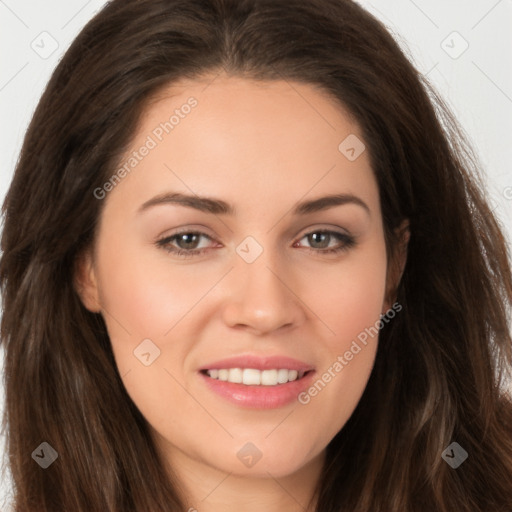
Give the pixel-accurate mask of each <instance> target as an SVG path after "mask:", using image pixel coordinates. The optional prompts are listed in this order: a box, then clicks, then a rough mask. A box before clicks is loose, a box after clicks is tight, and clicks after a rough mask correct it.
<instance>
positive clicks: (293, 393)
mask: <svg viewBox="0 0 512 512" xmlns="http://www.w3.org/2000/svg"><path fill="white" fill-rule="evenodd" d="M314 373H315V371H314V367H313V366H312V365H310V364H308V363H305V362H303V361H299V360H297V359H293V358H289V357H284V356H272V357H257V356H253V355H246V356H239V357H233V358H228V359H223V360H219V361H214V362H212V363H209V364H207V365H205V366H203V367H202V368H200V370H199V374H200V376H201V378H202V379H203V381H204V382H205V384H206V385H207V386H208V389H209V390H210V391H213V392H214V393H215V394H217V395H220V396H221V397H222V398H224V399H227V400H228V401H229V402H231V403H233V404H236V405H238V406H242V407H248V408H258V409H270V408H276V407H283V406H285V405H287V404H289V403H291V402H293V401H294V400H296V398H297V395H298V394H299V393H300V392H301V391H303V390H304V389H306V388H307V387H308V386H309V385H310V383H311V380H312V378H313V374H314Z"/></svg>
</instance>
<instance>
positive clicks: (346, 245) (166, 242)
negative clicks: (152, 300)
mask: <svg viewBox="0 0 512 512" xmlns="http://www.w3.org/2000/svg"><path fill="white" fill-rule="evenodd" d="M313 234H326V235H330V236H334V237H335V238H338V240H340V242H341V243H342V245H340V246H339V247H334V248H330V249H314V248H311V247H305V249H306V250H309V251H310V252H314V253H316V254H339V253H342V252H346V251H348V250H349V249H351V248H352V247H354V246H355V245H356V243H357V242H356V239H355V238H354V237H353V236H350V235H346V234H344V233H338V232H337V231H330V230H326V229H318V230H314V231H310V232H309V233H306V234H304V235H303V236H302V237H301V238H300V240H302V239H303V238H305V237H307V236H310V235H313ZM182 235H198V236H202V237H206V238H208V239H210V240H212V238H211V237H210V236H208V235H207V234H205V233H201V232H200V231H181V232H178V233H175V234H174V235H171V236H167V237H164V238H162V239H160V240H158V241H157V242H156V245H157V246H158V247H160V248H162V249H164V250H165V251H167V252H169V253H171V254H173V255H175V256H178V257H181V258H193V257H195V256H199V255H201V254H203V253H204V252H205V251H207V250H209V249H210V248H203V249H188V250H187V249H180V248H176V247H173V246H172V245H171V243H172V241H173V240H175V239H176V238H179V237H180V236H182Z"/></svg>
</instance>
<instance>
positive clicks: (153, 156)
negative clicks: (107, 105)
mask: <svg viewBox="0 0 512 512" xmlns="http://www.w3.org/2000/svg"><path fill="white" fill-rule="evenodd" d="M212 80H213V81H212ZM190 98H193V99H190ZM186 105H188V106H186ZM173 115H174V118H171V116H173ZM166 123H167V124H166ZM347 137H349V139H347ZM356 137H357V138H356ZM346 139H347V140H346ZM345 140H346V141H345ZM344 141H345V142H344ZM362 143H363V137H362V135H361V133H360V130H359V128H358V126H357V124H355V123H354V122H353V121H351V119H350V118H349V116H347V115H346V114H345V113H344V111H343V109H342V108H341V107H340V105H338V104H337V103H336V102H335V101H334V100H332V99H330V98H329V97H328V96H327V95H325V94H324V93H322V92H320V91H319V90H317V89H315V88H314V87H313V86H310V85H305V84H299V83H293V86H292V84H290V83H288V82H285V81H275V82H253V81H248V80H244V79H241V78H233V77H227V76H218V77H216V78H215V79H213V77H208V78H207V79H204V80H197V81H188V82H180V84H175V85H173V86H172V87H169V89H168V90H166V91H165V92H164V93H161V94H160V95H159V96H158V98H155V99H154V100H153V101H152V103H151V104H150V105H149V106H148V108H147V109H146V111H145V113H144V116H143V118H142V120H141V123H140V125H139V128H138V132H137V134H136V136H135V138H134V140H133V143H132V147H131V149H130V151H129V152H128V153H127V155H126V158H125V159H124V160H123V162H121V164H120V166H119V169H121V168H122V167H123V166H124V169H125V172H122V171H121V172H118V173H117V174H116V176H117V179H112V180H110V181H109V182H108V183H107V184H106V185H105V187H104V189H103V190H108V193H106V194H104V193H103V192H99V191H98V192H97V194H96V195H97V197H98V199H94V200H102V201H104V204H103V206H104V209H103V212H102V216H101V219H100V224H99V228H98V232H97V239H96V241H95V246H94V249H93V251H91V252H90V253H89V254H88V255H87V256H86V258H85V259H84V264H83V265H82V266H81V267H80V273H79V277H80V283H81V285H80V286H81V288H80V294H81V297H82V300H83V302H84V304H85V306H86V307H88V308H89V309H90V310H92V311H98V312H101V313H102V315H103V317H104V319H105V322H106V325H107V328H108V332H109V335H110V339H111V343H112V348H113V352H114V355H115V359H116V363H117V365H118V368H119V372H120V374H121V376H122V379H123V382H124V385H125V387H126V390H127V392H128V393H129V395H130V397H131V398H132V400H133V402H134V403H135V404H136V406H137V407H138V409H139V410H140V411H141V413H142V414H143V416H144V417H145V418H146V420H147V421H148V423H149V425H150V427H151V430H152V432H153V434H154V436H155V440H156V441H157V443H158V446H159V447H160V448H161V450H162V451H163V452H164V453H165V455H166V456H167V457H168V460H170V461H173V462H175V463H176V464H177V465H178V463H182V466H181V467H186V465H187V462H186V461H194V464H196V465H201V464H202V465H204V466H208V467H210V468H216V469H218V470H221V471H223V472H227V473H228V472H229V473H232V474H235V475H242V476H243V475H251V476H267V475H268V473H270V474H271V475H273V476H274V477H276V478H277V477H283V476H286V475H290V474H293V473H294V472H297V471H299V470H300V469H301V468H303V467H306V466H307V465H308V464H312V463H314V461H318V460H320V459H321V457H322V456H323V453H324V449H325V447H326V445H327V444H328V443H329V441H330V440H331V439H332V438H333V437H334V436H335V434H336V433H337V432H338V431H339V430H340V429H341V428H342V427H343V425H344V424H345V423H346V422H347V420H348V419H349V417H350V416H351V414H352V412H353V411H354V409H355V407H356V405H357V403H358V401H359V399H360V398H361V395H362V393H363V391H364V389H365V386H366V384H367V381H368V378H369V376H370V373H371V370H372V365H373V362H374V357H375V353H376V349H377V336H374V337H373V338H372V337H371V336H367V340H366V343H362V342H361V341H360V340H361V339H362V337H363V338H364V336H362V337H361V333H363V332H365V329H368V328H371V327H373V326H375V325H376V324H377V325H378V322H379V317H380V315H381V313H384V312H386V310H387V309H388V308H389V307H390V304H389V303H387V302H386V299H385V297H386V290H387V282H386V281H387V274H388V273H387V266H388V265H387V260H386V247H385V241H384V234H383V225H382V217H381V208H380V204H379V193H378V187H377V183H376V180H375V178H374V175H373V173H372V169H371V167H370V162H369V156H368V154H367V151H364V148H363V146H362ZM340 144H341V146H340ZM144 147H146V150H144V149H142V148H144ZM134 152H135V153H134ZM125 164H126V165H125ZM113 174H115V173H113ZM103 195H105V197H104V198H103V199H102V197H103ZM388 285H389V283H388ZM366 332H368V331H366ZM358 336H359V338H358ZM356 346H358V347H359V349H357V348H356ZM226 379H228V380H226ZM315 390H316V391H315Z"/></svg>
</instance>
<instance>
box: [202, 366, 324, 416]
mask: <svg viewBox="0 0 512 512" xmlns="http://www.w3.org/2000/svg"><path fill="white" fill-rule="evenodd" d="M314 373H315V372H314V371H310V372H309V373H307V374H306V375H304V377H302V379H299V380H294V381H292V382H287V383H286V384H277V385H276V386H246V385H245V384H234V383H232V382H227V381H222V380H218V379H212V378H211V377H208V375H205V374H204V373H199V375H200V376H201V377H202V378H203V379H204V381H205V383H206V385H207V386H208V387H209V388H210V390H212V391H213V392H214V393H217V394H218V395H220V396H221V397H223V398H225V399H226V400H228V401H229V402H231V403H233V404H235V405H238V406H241V407H248V408H251V409H277V408H278V407H284V406H285V405H288V404H290V403H292V402H294V401H296V400H297V397H298V395H299V394H300V393H301V392H303V391H305V390H306V389H307V388H308V387H309V386H310V385H311V381H312V380H313V375H314Z"/></svg>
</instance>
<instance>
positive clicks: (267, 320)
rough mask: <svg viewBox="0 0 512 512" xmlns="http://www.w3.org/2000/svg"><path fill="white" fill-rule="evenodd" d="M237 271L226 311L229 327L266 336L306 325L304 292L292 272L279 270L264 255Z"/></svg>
mask: <svg viewBox="0 0 512 512" xmlns="http://www.w3.org/2000/svg"><path fill="white" fill-rule="evenodd" d="M264 254H265V253H264ZM237 267H238V268H236V269H235V272H233V273H232V276H231V281H230V282H231V286H230V289H229V290H227V295H228V296H227V297H226V303H225V305H224V309H223V318H224V322H225V323H226V324H227V325H228V326H230V327H236V328H245V329H247V330H249V331H251V332H252V333H253V334H257V335H263V334H267V333H270V332H273V331H276V330H278V329H285V328H292V327H297V326H298V325H300V323H301V322H303V321H304V318H305V312H304V309H303V303H302V301H301V300H300V298H299V296H300V289H298V283H297V282H296V281H294V279H293V277H292V275H291V272H289V271H287V272H284V271H283V270H279V268H280V267H277V266H276V264H275V263H274V264H272V263H271V262H270V261H269V259H268V258H265V257H263V255H262V257H260V258H259V259H258V260H257V261H255V262H253V263H250V264H249V263H245V262H243V261H241V262H239V263H238V265H237ZM294 288H295V289H294Z"/></svg>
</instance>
